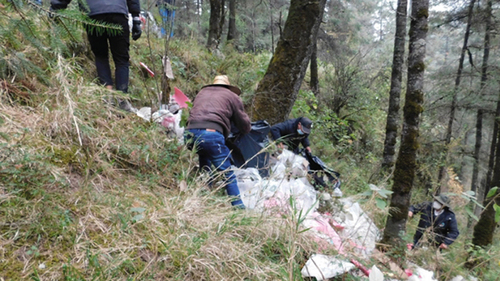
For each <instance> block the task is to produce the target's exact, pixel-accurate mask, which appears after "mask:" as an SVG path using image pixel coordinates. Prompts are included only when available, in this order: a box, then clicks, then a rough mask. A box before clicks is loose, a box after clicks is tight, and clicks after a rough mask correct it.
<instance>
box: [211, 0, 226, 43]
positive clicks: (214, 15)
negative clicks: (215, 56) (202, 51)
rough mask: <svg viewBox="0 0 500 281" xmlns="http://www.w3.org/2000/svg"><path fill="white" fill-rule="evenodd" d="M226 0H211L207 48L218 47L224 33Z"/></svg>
mask: <svg viewBox="0 0 500 281" xmlns="http://www.w3.org/2000/svg"><path fill="white" fill-rule="evenodd" d="M223 14H224V0H210V20H209V28H208V39H207V48H208V49H210V50H214V49H217V47H218V46H219V43H220V37H221V34H222V26H221V22H223V21H224V16H223Z"/></svg>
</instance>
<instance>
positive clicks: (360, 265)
mask: <svg viewBox="0 0 500 281" xmlns="http://www.w3.org/2000/svg"><path fill="white" fill-rule="evenodd" d="M350 262H351V263H352V264H354V265H355V266H356V267H357V268H359V269H360V270H361V271H362V272H363V274H364V275H366V276H370V270H368V269H367V268H366V267H365V266H364V265H362V264H361V263H360V262H359V261H357V260H355V259H351V260H350Z"/></svg>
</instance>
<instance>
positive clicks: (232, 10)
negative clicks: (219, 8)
mask: <svg viewBox="0 0 500 281" xmlns="http://www.w3.org/2000/svg"><path fill="white" fill-rule="evenodd" d="M234 39H236V0H229V23H228V29H227V41H231V40H234Z"/></svg>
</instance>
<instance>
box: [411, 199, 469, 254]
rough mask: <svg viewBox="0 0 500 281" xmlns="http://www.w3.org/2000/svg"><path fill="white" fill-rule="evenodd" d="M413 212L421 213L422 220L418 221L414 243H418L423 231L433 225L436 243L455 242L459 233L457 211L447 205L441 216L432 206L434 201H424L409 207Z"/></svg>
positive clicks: (447, 243)
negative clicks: (436, 213) (454, 211)
mask: <svg viewBox="0 0 500 281" xmlns="http://www.w3.org/2000/svg"><path fill="white" fill-rule="evenodd" d="M409 211H410V212H412V213H413V214H415V215H416V214H421V215H420V221H419V222H418V228H417V232H416V233H415V236H414V237H413V243H414V244H415V245H416V244H417V242H418V241H419V240H420V238H422V235H423V232H424V231H425V229H427V228H428V227H432V229H431V233H432V234H433V236H434V241H435V242H436V244H441V243H444V244H446V245H450V244H451V243H453V242H454V241H455V240H456V239H457V237H458V235H459V234H460V233H459V231H458V225H457V219H456V218H455V213H453V211H452V210H450V208H448V207H445V208H444V210H443V213H441V214H440V215H439V216H437V217H436V216H435V214H434V209H433V208H432V202H424V203H421V204H418V205H414V206H411V207H410V209H409Z"/></svg>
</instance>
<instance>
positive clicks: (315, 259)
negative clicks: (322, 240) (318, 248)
mask: <svg viewBox="0 0 500 281" xmlns="http://www.w3.org/2000/svg"><path fill="white" fill-rule="evenodd" d="M354 267H355V265H354V264H352V263H350V262H347V261H343V260H339V259H336V258H334V257H331V256H326V255H321V254H313V255H312V256H311V257H310V258H309V260H307V262H306V264H305V265H304V267H303V268H302V270H301V271H300V272H301V273H302V277H314V278H316V280H327V279H330V278H333V277H335V276H339V275H341V274H344V273H346V272H349V271H350V270H352V269H353V268H354Z"/></svg>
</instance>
